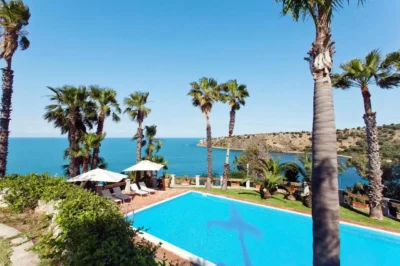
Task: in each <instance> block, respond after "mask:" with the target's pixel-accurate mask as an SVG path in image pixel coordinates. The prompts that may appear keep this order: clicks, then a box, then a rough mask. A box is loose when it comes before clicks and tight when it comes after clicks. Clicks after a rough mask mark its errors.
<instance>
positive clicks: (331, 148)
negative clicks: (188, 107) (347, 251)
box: [276, 0, 363, 266]
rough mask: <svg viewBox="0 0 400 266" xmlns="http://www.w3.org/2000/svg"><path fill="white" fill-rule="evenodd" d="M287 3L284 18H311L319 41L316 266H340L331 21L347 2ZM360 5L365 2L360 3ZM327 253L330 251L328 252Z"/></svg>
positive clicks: (314, 53) (314, 63) (314, 55)
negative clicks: (288, 16) (331, 76)
mask: <svg viewBox="0 0 400 266" xmlns="http://www.w3.org/2000/svg"><path fill="white" fill-rule="evenodd" d="M276 1H277V2H279V3H282V4H283V8H282V13H283V15H291V16H292V17H293V19H294V20H295V21H298V20H299V19H302V18H303V19H304V18H306V17H308V16H310V17H311V18H312V20H313V22H314V26H315V31H316V34H315V40H314V42H313V43H312V48H311V50H310V51H309V52H308V57H307V58H305V60H307V61H308V62H309V64H310V71H311V74H312V76H313V78H314V105H313V107H314V113H313V136H312V151H313V152H312V157H313V167H312V169H313V171H312V180H313V182H312V191H313V193H312V206H313V208H312V218H313V240H314V241H313V251H314V252H313V263H314V265H325V266H332V265H339V264H340V256H339V253H340V235H339V195H338V175H337V151H336V126H335V115H334V109H333V97H332V83H331V78H330V72H331V69H332V65H333V61H332V56H333V54H334V42H333V41H332V39H331V22H332V14H333V11H334V10H337V9H339V8H340V7H341V6H342V4H343V2H344V1H343V0H276ZM359 2H363V1H362V0H359ZM327 250H329V252H328V253H327Z"/></svg>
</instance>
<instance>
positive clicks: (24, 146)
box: [7, 138, 362, 189]
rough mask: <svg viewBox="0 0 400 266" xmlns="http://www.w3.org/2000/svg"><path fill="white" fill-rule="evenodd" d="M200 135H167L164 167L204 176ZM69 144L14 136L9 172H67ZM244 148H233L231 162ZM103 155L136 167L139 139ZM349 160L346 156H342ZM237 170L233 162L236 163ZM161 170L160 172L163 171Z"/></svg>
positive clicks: (105, 148) (219, 162) (107, 143)
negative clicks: (66, 158)
mask: <svg viewBox="0 0 400 266" xmlns="http://www.w3.org/2000/svg"><path fill="white" fill-rule="evenodd" d="M199 140H200V139H199V138H164V139H162V141H163V146H162V148H161V150H160V152H159V155H162V156H164V158H165V159H166V160H167V161H168V169H167V170H162V171H166V172H167V173H170V174H175V175H177V176H182V175H186V174H187V175H189V176H195V175H202V174H205V173H206V172H207V150H206V148H204V147H199V146H196V144H197V143H198V142H199ZM67 147H68V140H67V139H66V138H10V140H9V155H8V163H7V173H18V174H27V173H32V172H36V173H43V172H47V173H49V174H51V175H58V176H62V175H63V169H62V165H63V164H66V163H67V161H64V160H63V154H64V150H65V149H66V148H67ZM240 153H241V151H231V156H230V162H231V163H232V162H233V160H234V158H235V156H239V155H240ZM225 155H226V151H225V150H223V149H213V172H216V173H218V175H221V174H222V172H223V165H224V161H225ZM100 156H101V157H104V158H105V160H106V162H107V164H108V166H107V169H108V170H110V171H114V172H121V171H122V170H124V169H126V168H128V167H130V166H132V165H134V164H135V162H136V142H135V141H132V140H131V139H130V138H106V139H105V140H104V141H103V142H102V144H101V148H100ZM271 156H273V157H274V158H276V157H280V158H281V162H288V161H296V157H297V156H298V155H297V154H286V153H272V154H271ZM339 160H341V161H342V162H345V160H346V159H345V158H339ZM232 169H233V165H232ZM162 171H160V173H159V174H162ZM361 180H362V178H361V177H360V176H359V175H358V174H357V172H356V171H355V169H354V168H349V169H347V171H346V172H344V173H343V174H341V175H339V186H340V188H342V189H343V188H346V187H347V186H352V185H353V184H355V183H357V182H359V181H361Z"/></svg>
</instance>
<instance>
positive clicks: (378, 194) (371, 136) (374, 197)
mask: <svg viewBox="0 0 400 266" xmlns="http://www.w3.org/2000/svg"><path fill="white" fill-rule="evenodd" d="M361 93H362V96H363V100H364V109H365V114H364V117H363V118H364V122H365V133H366V135H367V144H368V170H367V177H368V180H369V184H368V198H369V217H370V218H372V219H376V220H383V212H382V190H383V185H382V170H381V158H380V154H379V141H378V131H377V128H376V113H373V112H372V105H371V94H370V93H369V90H368V87H367V86H363V87H362V88H361Z"/></svg>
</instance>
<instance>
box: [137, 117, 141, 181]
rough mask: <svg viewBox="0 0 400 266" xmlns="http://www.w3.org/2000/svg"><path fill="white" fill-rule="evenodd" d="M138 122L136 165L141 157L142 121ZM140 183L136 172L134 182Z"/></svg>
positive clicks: (138, 174)
mask: <svg viewBox="0 0 400 266" xmlns="http://www.w3.org/2000/svg"><path fill="white" fill-rule="evenodd" d="M138 122H139V127H138V129H137V135H138V139H137V144H136V163H139V162H140V160H141V157H142V131H143V130H142V123H143V121H142V120H141V119H139V120H138ZM139 181H140V172H139V171H137V172H136V182H139Z"/></svg>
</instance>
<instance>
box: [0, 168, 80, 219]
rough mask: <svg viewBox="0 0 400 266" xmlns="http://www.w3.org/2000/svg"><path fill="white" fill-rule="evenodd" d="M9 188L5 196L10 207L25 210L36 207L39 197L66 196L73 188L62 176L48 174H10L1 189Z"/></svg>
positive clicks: (3, 181)
mask: <svg viewBox="0 0 400 266" xmlns="http://www.w3.org/2000/svg"><path fill="white" fill-rule="evenodd" d="M4 188H8V192H7V194H6V195H5V197H4V200H5V202H6V203H7V204H8V206H9V208H10V209H11V210H13V211H15V212H23V211H25V210H27V209H30V210H33V209H34V208H36V206H37V204H38V201H39V199H44V200H47V201H48V200H51V199H56V200H58V199H61V198H65V196H66V194H67V192H68V191H69V189H70V188H72V185H71V184H68V183H66V182H65V179H62V178H52V177H51V176H50V175H48V174H36V173H33V174H29V175H9V176H6V177H5V179H3V180H1V182H0V189H4Z"/></svg>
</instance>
